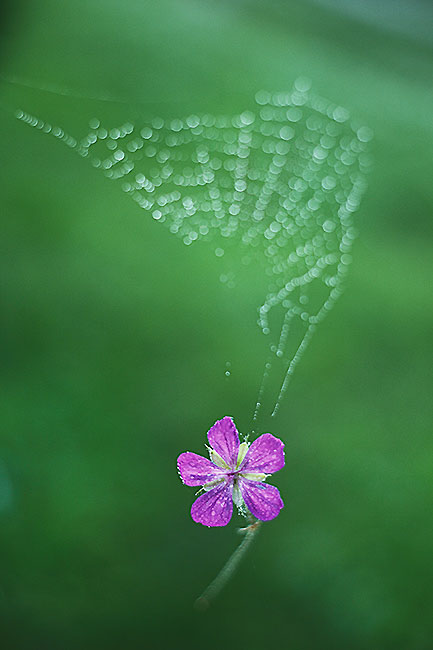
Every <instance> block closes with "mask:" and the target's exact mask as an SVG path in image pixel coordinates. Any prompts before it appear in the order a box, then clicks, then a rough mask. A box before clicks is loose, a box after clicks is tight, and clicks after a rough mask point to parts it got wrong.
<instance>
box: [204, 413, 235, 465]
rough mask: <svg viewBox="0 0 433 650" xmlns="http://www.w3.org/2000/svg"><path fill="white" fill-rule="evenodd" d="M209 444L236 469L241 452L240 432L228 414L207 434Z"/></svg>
mask: <svg viewBox="0 0 433 650" xmlns="http://www.w3.org/2000/svg"><path fill="white" fill-rule="evenodd" d="M207 437H208V440H209V444H210V446H211V447H212V449H215V451H216V452H217V454H219V455H220V456H221V458H222V459H223V461H224V462H225V463H227V465H228V466H229V467H230V468H231V469H234V468H235V467H236V461H237V459H238V452H239V434H238V432H237V429H236V427H235V423H234V422H233V420H232V419H231V418H229V417H228V416H226V417H225V418H222V420H217V421H216V422H215V424H214V425H213V427H212V428H211V429H209V431H208V434H207Z"/></svg>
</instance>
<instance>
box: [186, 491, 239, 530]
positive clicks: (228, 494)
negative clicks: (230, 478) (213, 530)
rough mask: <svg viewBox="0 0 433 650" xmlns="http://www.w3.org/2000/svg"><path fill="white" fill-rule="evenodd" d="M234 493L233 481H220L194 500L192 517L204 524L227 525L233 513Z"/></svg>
mask: <svg viewBox="0 0 433 650" xmlns="http://www.w3.org/2000/svg"><path fill="white" fill-rule="evenodd" d="M232 493H233V483H229V482H227V481H224V482H223V483H220V484H219V485H217V486H216V487H214V488H213V489H212V490H209V492H205V493H204V494H202V495H201V496H199V498H198V499H196V500H195V501H194V503H193V504H192V506H191V517H192V518H193V519H194V521H196V522H197V523H198V524H203V526H226V525H227V524H228V523H229V521H230V519H231V518H232V513H233V499H232Z"/></svg>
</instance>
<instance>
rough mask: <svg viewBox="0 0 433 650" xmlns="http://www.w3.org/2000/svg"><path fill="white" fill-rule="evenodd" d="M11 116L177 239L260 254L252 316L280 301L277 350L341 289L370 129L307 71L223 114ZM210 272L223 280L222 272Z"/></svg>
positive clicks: (316, 318) (229, 279) (261, 319)
mask: <svg viewBox="0 0 433 650" xmlns="http://www.w3.org/2000/svg"><path fill="white" fill-rule="evenodd" d="M16 117H17V118H18V119H20V120H22V121H24V122H26V123H28V124H30V125H31V126H34V127H36V128H38V129H40V130H42V131H43V132H45V133H51V134H52V135H53V136H55V137H56V138H58V139H60V140H62V141H63V142H64V143H65V144H66V145H67V146H68V147H70V148H72V149H74V150H76V151H77V153H78V154H79V155H81V156H83V157H85V158H88V159H89V160H90V161H91V163H92V165H93V166H94V167H95V168H98V169H100V170H102V171H103V173H104V174H105V176H106V177H107V178H110V179H112V180H115V181H117V182H119V183H120V184H121V187H122V190H123V191H124V192H125V193H127V195H128V196H130V197H131V198H132V199H133V200H134V201H135V202H136V203H137V204H138V205H139V206H140V207H141V208H142V209H143V210H145V211H146V212H149V213H150V214H151V215H152V218H153V219H154V220H156V221H157V222H159V223H163V224H164V225H165V226H166V227H167V228H168V229H169V231H170V232H171V233H172V234H174V235H176V236H177V237H180V238H181V239H182V241H183V242H184V244H185V245H187V246H189V245H191V244H193V243H194V242H196V241H199V240H208V241H210V242H212V241H213V242H214V246H215V247H214V253H215V255H216V256H217V257H220V258H221V257H223V256H224V254H225V245H224V242H225V241H229V240H230V241H233V240H235V242H236V244H237V245H238V246H239V250H240V251H241V259H242V262H243V263H244V264H249V263H251V261H252V260H254V259H259V260H261V262H264V269H265V273H266V274H267V275H268V276H269V291H268V293H267V295H266V297H265V299H264V301H263V303H262V304H261V305H260V307H259V308H258V323H259V325H260V327H261V329H262V331H263V333H265V334H268V333H270V325H269V318H268V314H269V312H270V310H271V309H272V308H273V307H275V306H281V308H282V312H283V317H282V320H281V329H280V332H279V337H278V338H277V339H276V341H277V342H276V343H273V344H272V346H271V348H272V351H273V352H274V353H275V355H276V356H277V357H283V356H284V351H285V346H286V341H287V337H288V331H289V325H290V322H291V320H292V319H293V318H294V317H295V316H296V317H299V319H301V320H302V321H303V322H304V323H305V326H306V332H305V333H306V336H307V337H308V334H309V333H310V334H311V332H312V331H313V329H314V327H315V326H316V324H317V323H318V322H320V320H321V319H322V318H323V317H324V315H325V314H326V312H328V311H329V310H330V309H331V308H332V306H333V304H334V302H335V300H336V299H337V298H338V296H339V295H340V294H341V292H342V290H343V281H344V277H345V275H346V273H347V270H348V267H349V265H350V262H351V249H352V244H353V241H354V239H355V237H356V230H355V228H354V225H353V214H354V212H355V211H356V210H357V208H358V206H359V204H360V200H361V196H362V194H363V192H364V190H365V186H366V183H365V176H366V173H367V172H368V171H369V169H370V167H371V157H370V154H369V153H368V147H369V142H370V140H371V139H372V132H371V130H370V129H369V128H367V127H365V126H363V125H361V124H358V123H356V121H354V120H353V119H352V118H351V116H350V114H349V112H348V111H347V110H346V109H345V108H343V107H342V106H339V105H337V104H333V103H332V102H330V101H328V100H325V99H323V98H322V97H319V96H317V95H315V94H314V93H312V92H311V88H310V83H309V81H308V80H306V79H304V78H300V79H298V80H297V81H296V82H295V84H294V87H293V89H292V90H291V91H289V92H280V93H274V94H272V93H269V92H267V91H260V92H258V93H257V94H256V97H255V105H254V107H253V109H252V110H247V111H244V112H242V113H240V114H237V115H234V116H229V115H211V114H209V113H206V114H202V115H189V116H187V117H185V118H174V119H170V120H163V119H162V118H160V117H155V118H153V119H152V120H150V121H149V122H148V123H146V124H134V123H132V122H126V123H124V124H122V125H120V126H114V127H110V128H107V127H105V126H103V125H102V124H101V122H100V120H99V119H98V118H92V119H91V120H90V122H89V132H88V133H87V134H86V135H85V136H84V137H83V138H81V139H76V138H74V137H72V136H70V135H68V134H67V133H65V132H64V131H63V129H62V128H60V127H58V126H52V125H50V124H48V123H47V122H44V121H43V120H40V119H38V118H36V117H34V116H32V115H29V114H28V113H25V112H24V111H22V110H19V111H17V113H16ZM220 279H221V281H222V282H225V283H227V285H228V286H233V284H234V277H233V274H231V273H222V274H221V276H220ZM318 282H319V283H321V286H322V288H323V291H322V293H321V298H320V300H319V302H318V303H317V301H316V303H315V304H314V305H313V304H310V299H309V287H310V285H313V283H314V284H317V283H318ZM292 361H293V359H292ZM229 375H230V368H229V367H227V368H226V376H229Z"/></svg>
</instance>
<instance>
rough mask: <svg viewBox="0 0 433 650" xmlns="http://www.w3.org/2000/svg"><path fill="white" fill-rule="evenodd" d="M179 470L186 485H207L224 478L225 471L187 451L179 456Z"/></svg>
mask: <svg viewBox="0 0 433 650" xmlns="http://www.w3.org/2000/svg"><path fill="white" fill-rule="evenodd" d="M177 469H178V470H179V474H180V478H181V479H182V481H183V482H184V483H185V485H205V484H206V483H210V482H211V481H214V480H215V479H216V478H219V477H222V476H224V472H223V470H221V469H220V468H219V467H217V466H216V465H214V464H213V463H211V461H210V460H208V459H207V458H203V456H199V455H198V454H194V453H193V452H192V451H185V452H184V453H183V454H181V455H180V456H179V458H178V459H177Z"/></svg>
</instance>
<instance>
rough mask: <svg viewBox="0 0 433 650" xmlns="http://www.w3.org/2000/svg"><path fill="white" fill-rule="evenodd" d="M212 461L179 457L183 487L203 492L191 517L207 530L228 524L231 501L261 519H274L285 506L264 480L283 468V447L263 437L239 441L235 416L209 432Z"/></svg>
mask: <svg viewBox="0 0 433 650" xmlns="http://www.w3.org/2000/svg"><path fill="white" fill-rule="evenodd" d="M207 437H208V440H209V445H210V449H209V455H210V460H208V459H207V458H203V456H199V455H198V454H194V453H193V452H191V451H186V452H184V453H183V454H181V455H180V456H179V458H178V459H177V467H178V470H179V475H180V478H181V479H182V481H183V483H185V485H191V486H198V485H200V486H202V490H204V494H202V495H201V496H199V497H198V499H196V500H195V501H194V503H193V504H192V507H191V517H192V518H193V519H194V521H196V522H198V523H200V524H203V525H204V526H226V525H227V524H228V523H229V521H230V519H231V516H232V513H233V502H234V503H235V505H236V506H237V507H238V508H239V509H240V510H241V511H242V509H244V510H245V507H246V508H247V509H248V510H249V511H250V512H251V513H252V514H253V515H254V516H255V517H257V519H261V520H262V521H269V520H270V519H274V518H275V517H276V516H277V515H278V514H279V512H280V510H281V508H282V507H283V506H284V503H283V501H282V499H281V497H280V493H279V491H278V490H277V488H276V487H274V486H273V485H268V484H267V483H263V481H264V480H265V479H266V478H267V476H269V475H270V474H272V473H273V472H277V471H278V470H279V469H281V468H282V467H284V451H283V449H284V445H283V443H282V442H281V440H279V439H278V438H275V436H273V435H272V434H271V433H264V434H263V435H261V436H259V438H257V440H254V442H253V443H252V444H251V446H250V447H249V446H248V443H247V442H242V443H239V434H238V432H237V429H236V427H235V423H234V422H233V420H232V418H230V417H227V416H226V417H224V418H223V419H222V420H217V422H215V424H214V425H213V427H212V428H211V429H209V431H208V434H207Z"/></svg>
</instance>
